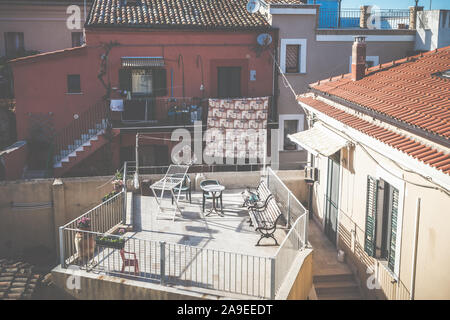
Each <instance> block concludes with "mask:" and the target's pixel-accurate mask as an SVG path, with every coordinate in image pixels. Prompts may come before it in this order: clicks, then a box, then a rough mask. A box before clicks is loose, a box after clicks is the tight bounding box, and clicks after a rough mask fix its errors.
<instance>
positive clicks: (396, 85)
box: [311, 46, 450, 138]
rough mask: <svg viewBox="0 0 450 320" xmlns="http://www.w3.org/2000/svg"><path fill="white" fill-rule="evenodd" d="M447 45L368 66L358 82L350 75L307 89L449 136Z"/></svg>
mask: <svg viewBox="0 0 450 320" xmlns="http://www.w3.org/2000/svg"><path fill="white" fill-rule="evenodd" d="M448 69H450V46H449V47H445V48H442V49H439V50H435V51H430V52H427V53H425V54H423V55H422V56H416V57H411V58H406V59H402V60H399V61H395V63H387V64H383V65H380V66H376V67H372V68H370V69H369V70H368V73H367V74H366V76H365V77H364V78H363V79H361V80H359V81H352V80H351V78H350V75H345V76H343V77H336V78H332V79H330V80H327V81H320V82H318V83H315V84H312V85H311V88H313V89H315V90H318V91H320V92H323V93H326V94H329V95H333V96H337V97H340V98H342V99H345V100H347V101H349V102H352V103H355V104H358V105H360V106H362V107H364V108H367V109H371V110H374V111H376V112H379V113H380V114H384V115H387V116H389V117H392V118H394V119H396V120H399V121H402V122H404V123H407V124H409V125H412V126H415V127H417V128H420V129H422V130H425V131H427V132H429V133H432V134H435V135H438V136H442V137H445V138H449V137H450V123H449V120H450V79H445V78H444V77H439V76H436V75H435V73H438V72H443V71H446V70H448Z"/></svg>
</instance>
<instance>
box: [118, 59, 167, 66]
mask: <svg viewBox="0 0 450 320" xmlns="http://www.w3.org/2000/svg"><path fill="white" fill-rule="evenodd" d="M122 67H124V68H135V67H144V68H145V67H164V58H163V57H122Z"/></svg>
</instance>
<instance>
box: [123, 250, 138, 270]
mask: <svg viewBox="0 0 450 320" xmlns="http://www.w3.org/2000/svg"><path fill="white" fill-rule="evenodd" d="M125 254H130V255H133V258H132V259H129V258H126V257H125ZM120 257H121V258H122V262H123V265H122V272H125V267H134V274H135V275H138V274H139V262H138V260H137V259H136V253H134V252H128V251H125V250H124V249H122V250H120Z"/></svg>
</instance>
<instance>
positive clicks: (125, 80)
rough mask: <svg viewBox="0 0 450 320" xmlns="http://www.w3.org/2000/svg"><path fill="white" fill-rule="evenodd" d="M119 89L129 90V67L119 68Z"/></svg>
mask: <svg viewBox="0 0 450 320" xmlns="http://www.w3.org/2000/svg"><path fill="white" fill-rule="evenodd" d="M119 89H120V90H122V91H123V90H126V91H131V69H126V68H122V69H119Z"/></svg>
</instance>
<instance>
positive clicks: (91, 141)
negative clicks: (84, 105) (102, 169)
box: [53, 101, 109, 177]
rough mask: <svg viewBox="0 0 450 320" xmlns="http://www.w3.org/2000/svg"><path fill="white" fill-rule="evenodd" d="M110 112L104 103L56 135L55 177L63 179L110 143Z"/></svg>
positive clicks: (92, 108)
mask: <svg viewBox="0 0 450 320" xmlns="http://www.w3.org/2000/svg"><path fill="white" fill-rule="evenodd" d="M108 115H109V111H108V108H107V105H106V103H105V102H104V101H100V102H99V103H97V104H96V105H94V106H92V107H91V108H89V109H87V110H86V111H85V112H84V113H82V114H81V115H80V116H79V117H78V119H74V120H73V121H72V123H71V124H70V125H69V126H67V127H66V128H64V129H63V130H62V132H60V133H59V134H57V135H56V139H55V149H54V155H53V175H54V176H55V177H61V176H62V175H64V174H65V173H66V172H68V171H69V170H70V169H71V168H73V167H74V166H75V165H77V164H78V163H80V162H81V161H83V160H84V159H86V158H88V157H89V156H90V155H91V154H93V153H94V152H95V151H96V150H98V149H99V148H101V147H102V146H103V145H105V144H106V143H108V139H106V138H105V136H104V134H105V132H106V130H108V128H109V116H108Z"/></svg>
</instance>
